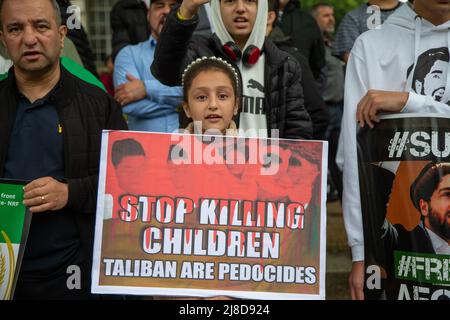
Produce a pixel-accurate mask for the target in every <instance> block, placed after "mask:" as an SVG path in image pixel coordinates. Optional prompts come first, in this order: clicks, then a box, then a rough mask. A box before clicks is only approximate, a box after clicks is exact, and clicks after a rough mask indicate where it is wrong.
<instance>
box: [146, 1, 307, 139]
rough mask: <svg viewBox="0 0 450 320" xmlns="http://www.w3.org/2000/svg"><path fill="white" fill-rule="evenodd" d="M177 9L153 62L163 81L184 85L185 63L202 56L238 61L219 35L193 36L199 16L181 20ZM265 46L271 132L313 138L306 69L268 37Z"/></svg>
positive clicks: (171, 17) (157, 75)
mask: <svg viewBox="0 0 450 320" xmlns="http://www.w3.org/2000/svg"><path fill="white" fill-rule="evenodd" d="M177 9H178V7H175V8H174V9H172V11H171V12H170V13H169V15H168V16H167V20H166V23H165V24H164V27H163V30H162V32H161V36H160V40H159V42H158V44H157V47H156V51H155V58H154V61H153V63H152V66H151V71H152V73H153V75H154V76H155V77H156V78H157V79H158V80H159V81H161V83H163V84H165V85H169V86H176V85H180V84H181V75H182V73H183V71H184V69H185V67H186V66H187V65H188V64H189V63H190V62H191V61H193V60H195V59H196V58H199V57H203V56H218V57H221V58H223V59H225V60H227V61H229V62H230V63H231V64H234V63H233V62H232V61H231V60H230V58H228V56H227V55H226V54H225V52H224V51H223V49H222V46H221V44H220V40H219V39H218V38H217V36H216V35H212V36H211V37H202V36H197V37H194V38H192V33H193V32H194V29H195V27H196V25H197V23H198V17H196V18H194V19H192V20H187V21H179V20H178V18H177V17H176V10H177ZM191 39H192V40H191ZM263 50H264V54H265V58H266V61H265V62H266V66H265V71H264V72H265V74H264V81H265V85H264V90H265V99H266V101H265V106H266V117H267V128H268V129H269V132H268V133H269V135H270V129H278V130H279V134H280V138H292V139H310V138H311V137H312V123H311V119H310V117H309V114H308V112H307V111H306V110H305V108H304V101H303V88H302V85H301V77H302V72H301V69H300V66H299V64H298V62H297V61H295V59H293V58H292V57H291V56H290V55H289V54H287V53H285V52H283V51H281V50H279V49H278V48H277V47H276V46H275V45H274V44H273V42H272V41H270V40H268V39H266V41H265V43H264V48H263ZM236 70H238V69H237V67H236Z"/></svg>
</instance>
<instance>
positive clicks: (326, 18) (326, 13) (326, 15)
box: [316, 6, 335, 33]
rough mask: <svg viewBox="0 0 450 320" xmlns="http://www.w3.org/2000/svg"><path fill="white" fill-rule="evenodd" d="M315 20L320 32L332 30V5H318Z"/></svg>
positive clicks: (331, 31) (333, 21)
mask: <svg viewBox="0 0 450 320" xmlns="http://www.w3.org/2000/svg"><path fill="white" fill-rule="evenodd" d="M316 21H317V24H318V25H319V28H320V30H322V32H327V33H333V32H334V23H335V20H334V9H333V8H332V7H327V6H323V7H319V8H318V9H317V15H316Z"/></svg>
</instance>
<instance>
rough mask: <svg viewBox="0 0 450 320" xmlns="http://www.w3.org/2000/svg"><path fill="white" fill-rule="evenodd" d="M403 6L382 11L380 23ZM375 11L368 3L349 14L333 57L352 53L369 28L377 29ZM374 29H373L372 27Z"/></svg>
mask: <svg viewBox="0 0 450 320" xmlns="http://www.w3.org/2000/svg"><path fill="white" fill-rule="evenodd" d="M401 5H402V4H401V3H399V4H398V6H396V7H395V8H393V9H390V10H380V18H381V19H380V20H381V21H380V22H381V23H384V21H386V19H387V18H388V17H389V16H390V15H391V14H392V13H393V12H394V11H395V10H396V9H397V8H398V7H400V6H401ZM374 14H375V13H374V10H373V9H371V8H370V5H369V4H368V3H364V4H362V5H360V6H359V7H358V8H356V9H355V10H352V11H350V12H349V13H347V14H346V15H345V16H344V18H343V19H342V21H341V23H340V25H339V28H338V30H337V32H336V38H335V43H334V48H333V55H334V56H337V57H339V58H342V57H343V56H344V54H345V53H346V52H350V51H351V50H352V48H353V44H354V43H355V41H356V39H357V38H358V37H359V36H360V34H362V33H364V32H366V31H368V30H369V26H371V25H373V28H375V27H376V22H377V19H374ZM371 28H372V27H371Z"/></svg>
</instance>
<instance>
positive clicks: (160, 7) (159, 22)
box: [147, 0, 177, 40]
mask: <svg viewBox="0 0 450 320" xmlns="http://www.w3.org/2000/svg"><path fill="white" fill-rule="evenodd" d="M175 4H177V1H175V0H154V1H151V3H150V7H149V9H148V12H147V19H148V23H149V26H150V30H151V33H152V36H153V38H155V39H156V40H158V38H159V34H160V33H161V30H162V28H163V26H164V22H166V17H167V15H168V14H169V12H170V9H171V8H172V7H173V6H174V5H175Z"/></svg>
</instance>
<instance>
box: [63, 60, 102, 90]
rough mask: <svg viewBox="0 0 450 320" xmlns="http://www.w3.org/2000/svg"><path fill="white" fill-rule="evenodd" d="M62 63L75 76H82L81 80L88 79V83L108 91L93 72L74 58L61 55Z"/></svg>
mask: <svg viewBox="0 0 450 320" xmlns="http://www.w3.org/2000/svg"><path fill="white" fill-rule="evenodd" d="M61 64H62V65H63V66H64V68H66V69H67V70H68V71H69V72H70V73H71V74H73V75H74V76H76V77H78V78H80V79H81V80H84V81H86V82H87V83H90V84H92V85H94V86H97V87H99V88H100V89H102V90H103V91H106V88H105V86H104V85H103V83H102V82H101V81H100V80H99V79H97V77H96V76H94V75H93V74H92V73H91V72H89V71H88V70H87V69H85V68H84V67H82V66H80V65H79V64H78V63H76V62H75V61H73V60H72V59H70V58H67V57H61Z"/></svg>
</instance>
